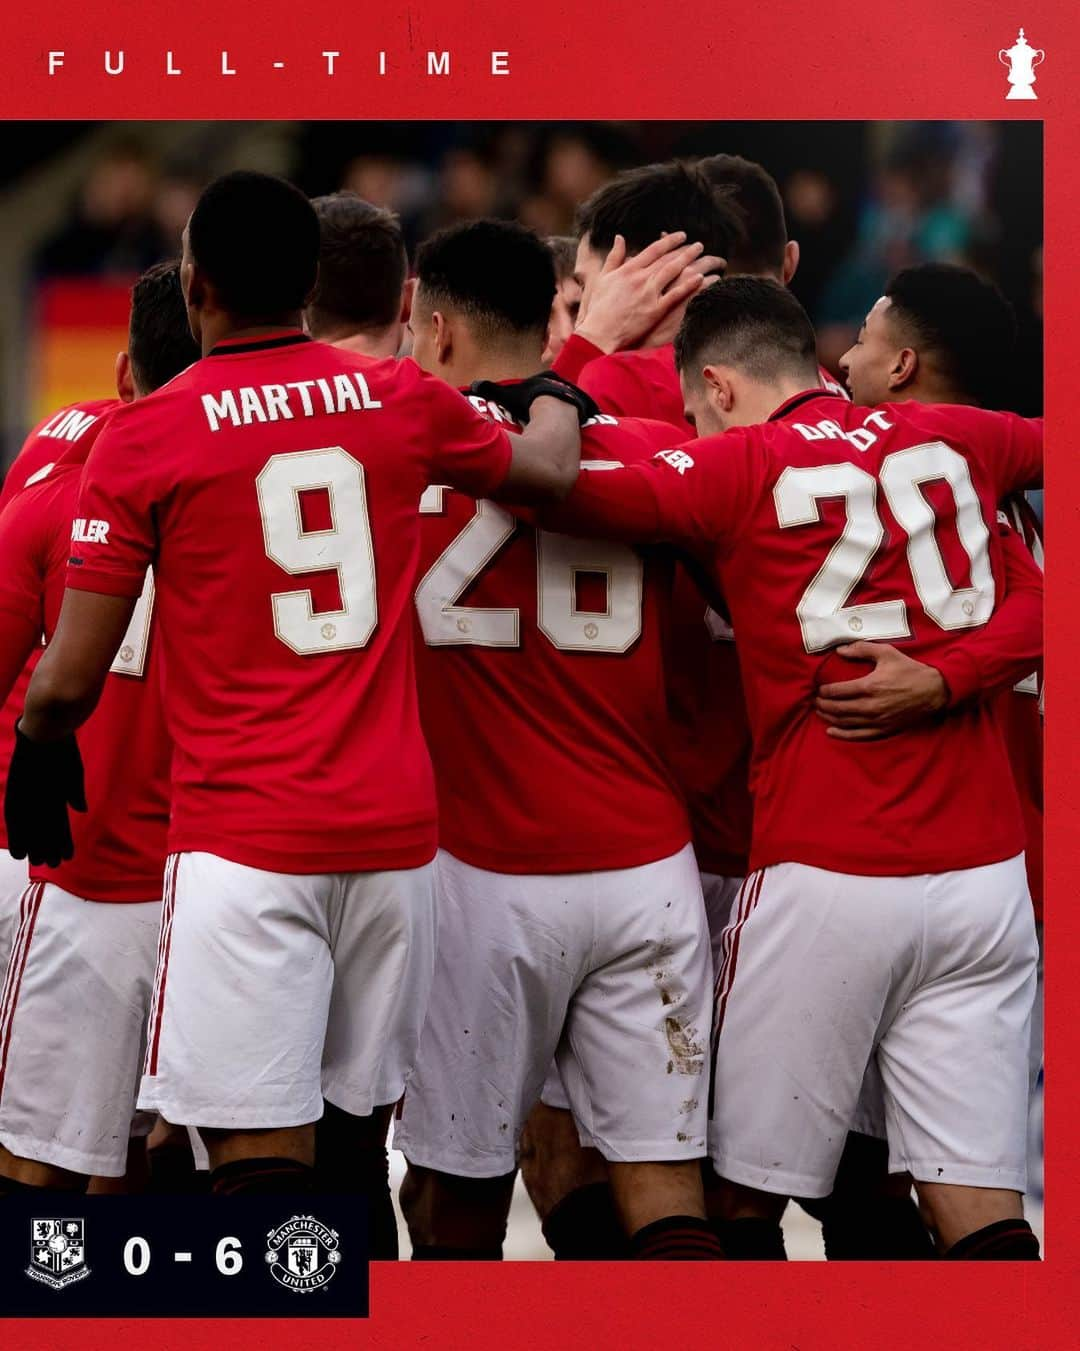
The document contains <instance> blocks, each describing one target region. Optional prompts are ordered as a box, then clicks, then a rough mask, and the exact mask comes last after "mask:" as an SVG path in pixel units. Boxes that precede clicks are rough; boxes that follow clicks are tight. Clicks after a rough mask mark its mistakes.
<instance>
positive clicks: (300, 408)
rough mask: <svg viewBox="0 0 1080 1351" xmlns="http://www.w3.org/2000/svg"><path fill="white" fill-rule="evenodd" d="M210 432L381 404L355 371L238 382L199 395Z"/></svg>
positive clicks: (377, 406)
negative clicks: (271, 381)
mask: <svg viewBox="0 0 1080 1351" xmlns="http://www.w3.org/2000/svg"><path fill="white" fill-rule="evenodd" d="M202 406H203V411H204V412H205V413H206V421H207V423H208V424H209V426H210V430H211V431H212V432H216V431H220V429H221V428H222V427H224V426H231V427H249V426H251V424H252V423H255V422H281V421H290V420H291V419H292V418H298V417H321V416H323V415H324V414H333V413H359V412H362V411H363V410H364V409H372V408H381V407H382V402H381V401H380V400H379V399H375V398H372V396H371V390H370V389H368V385H367V381H366V380H365V379H364V377H363V376H362V375H359V374H358V373H357V372H356V371H350V372H349V373H348V374H347V375H346V374H341V375H333V376H328V377H327V378H325V379H324V378H322V377H320V378H318V379H316V380H290V381H289V383H288V384H284V385H241V386H240V388H239V389H223V390H222V391H221V393H220V394H204V395H202Z"/></svg>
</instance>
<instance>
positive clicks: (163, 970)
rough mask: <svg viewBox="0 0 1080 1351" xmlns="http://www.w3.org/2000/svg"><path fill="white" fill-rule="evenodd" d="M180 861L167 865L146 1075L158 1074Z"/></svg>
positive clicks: (170, 861)
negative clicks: (177, 873) (177, 871)
mask: <svg viewBox="0 0 1080 1351" xmlns="http://www.w3.org/2000/svg"><path fill="white" fill-rule="evenodd" d="M179 861H180V856H179V855H178V854H173V855H172V857H171V858H170V859H169V861H168V862H167V863H166V865H165V891H164V904H163V905H162V907H161V932H160V934H159V935H158V960H157V973H156V975H155V977H154V1002H153V1004H152V1005H151V1008H150V1025H149V1027H148V1028H147V1040H146V1064H145V1066H144V1067H143V1072H144V1073H145V1074H147V1075H150V1076H152V1075H155V1074H157V1064H158V1046H159V1045H160V1043H161V1015H162V1012H163V1010H164V1006H165V981H166V979H167V977H168V974H169V950H170V948H171V946H172V922H173V906H174V903H175V901H176V869H177V865H178V863H179Z"/></svg>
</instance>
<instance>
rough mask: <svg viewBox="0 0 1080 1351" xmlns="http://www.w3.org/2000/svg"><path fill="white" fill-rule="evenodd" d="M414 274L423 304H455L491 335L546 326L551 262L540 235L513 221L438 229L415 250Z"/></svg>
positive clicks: (535, 330)
mask: <svg viewBox="0 0 1080 1351" xmlns="http://www.w3.org/2000/svg"><path fill="white" fill-rule="evenodd" d="M416 276H417V282H418V290H419V292H420V294H421V296H422V298H423V300H424V303H425V304H427V305H430V306H432V307H435V308H437V307H438V306H439V305H440V304H442V305H447V306H450V307H452V308H454V309H457V310H460V311H461V312H462V313H463V314H465V315H467V316H468V317H469V318H470V319H472V320H473V321H474V322H476V323H477V324H478V325H479V326H480V327H481V329H482V330H483V331H485V332H486V335H487V336H488V337H489V338H490V339H496V340H497V339H498V338H505V337H521V336H523V335H525V334H534V333H535V334H538V335H541V336H543V334H545V333H546V332H547V326H548V320H549V318H550V317H551V305H552V301H553V300H554V299H555V263H554V261H553V259H552V256H551V250H550V249H549V248H548V247H547V245H546V244H545V243H544V241H543V240H542V239H541V238H540V237H539V236H538V235H536V234H534V233H533V231H532V230H527V229H526V228H525V226H524V225H518V224H517V223H516V222H515V221H505V220H475V221H466V222H464V223H462V224H460V225H451V226H449V227H447V229H445V230H439V231H438V232H437V233H436V234H433V235H432V236H431V238H430V239H426V240H425V241H424V242H423V243H422V244H421V245H420V248H419V249H418V250H417V254H416Z"/></svg>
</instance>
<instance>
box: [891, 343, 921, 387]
mask: <svg viewBox="0 0 1080 1351" xmlns="http://www.w3.org/2000/svg"><path fill="white" fill-rule="evenodd" d="M918 371H919V354H918V352H916V350H915V348H914V347H901V349H900V351H899V352H897V354H896V358H895V360H894V361H893V365H892V369H891V370H890V371H889V388H890V389H903V388H904V386H905V385H910V384H911V382H912V381H913V380H914V379H915V376H916V375H917V374H918Z"/></svg>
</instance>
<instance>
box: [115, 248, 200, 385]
mask: <svg viewBox="0 0 1080 1351" xmlns="http://www.w3.org/2000/svg"><path fill="white" fill-rule="evenodd" d="M200 356H201V353H200V351H199V347H198V344H197V343H196V341H195V339H194V338H193V337H192V336H191V329H190V328H189V327H188V314H187V306H186V305H185V304H184V293H183V291H182V290H181V289H180V261H179V259H173V260H172V261H171V262H167V263H155V264H154V266H153V267H151V268H148V269H147V270H146V271H145V272H144V273H143V274H142V276H141V277H140V278H139V280H138V281H137V282H136V283H135V285H134V286H133V287H132V288H131V319H130V321H129V323H128V357H129V358H130V360H131V374H132V378H133V379H134V381H135V384H136V385H137V386H138V387H139V391H140V393H147V394H149V393H151V392H152V391H153V390H155V389H160V388H161V386H162V385H164V384H166V383H167V382H168V381H169V380H171V379H172V378H173V376H174V375H179V374H180V372H181V371H183V370H186V369H187V368H188V366H190V365H191V363H192V362H193V361H198V359H199V357H200Z"/></svg>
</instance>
